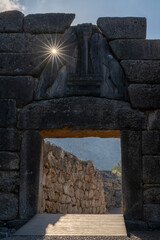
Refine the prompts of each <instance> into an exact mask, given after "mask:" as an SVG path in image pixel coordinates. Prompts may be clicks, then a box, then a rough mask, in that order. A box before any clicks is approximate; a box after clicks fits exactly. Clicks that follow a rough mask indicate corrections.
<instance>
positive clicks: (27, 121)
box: [18, 97, 146, 130]
mask: <svg viewBox="0 0 160 240" xmlns="http://www.w3.org/2000/svg"><path fill="white" fill-rule="evenodd" d="M93 106H94V111H93ZM64 127H68V128H71V129H96V130H99V129H106V130H107V129H109V130H111V129H120V130H121V129H128V128H131V129H141V128H142V129H143V128H145V127H146V118H145V115H144V114H143V113H141V112H138V111H135V110H133V109H131V108H130V105H129V104H128V103H125V102H120V101H114V100H108V99H100V98H92V97H91V98H90V97H70V98H63V99H55V100H48V101H41V102H38V103H33V104H30V105H28V106H26V107H24V108H23V109H22V110H21V111H20V114H19V118H18V128H20V129H23V128H24V129H57V128H64Z"/></svg>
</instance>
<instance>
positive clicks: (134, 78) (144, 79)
mask: <svg viewBox="0 0 160 240" xmlns="http://www.w3.org/2000/svg"><path fill="white" fill-rule="evenodd" d="M121 65H122V67H123V69H124V72H125V75H126V77H127V79H128V80H129V81H130V82H135V83H160V61H151V60H122V61H121Z"/></svg>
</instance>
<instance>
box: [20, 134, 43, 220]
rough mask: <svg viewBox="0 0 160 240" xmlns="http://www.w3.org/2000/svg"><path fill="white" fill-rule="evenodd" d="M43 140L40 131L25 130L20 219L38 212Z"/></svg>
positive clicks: (22, 149) (22, 150)
mask: <svg viewBox="0 0 160 240" xmlns="http://www.w3.org/2000/svg"><path fill="white" fill-rule="evenodd" d="M41 142H42V139H41V135H40V133H39V132H37V131H25V132H24V134H23V140H22V146H21V163H20V182H21V185H20V210H19V216H20V219H29V218H31V217H32V216H34V215H35V214H36V213H37V208H38V193H39V175H40V157H41ZM41 168H43V167H42V166H41Z"/></svg>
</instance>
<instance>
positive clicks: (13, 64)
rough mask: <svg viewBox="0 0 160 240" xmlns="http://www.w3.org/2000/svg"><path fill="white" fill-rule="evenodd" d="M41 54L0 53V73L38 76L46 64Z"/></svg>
mask: <svg viewBox="0 0 160 240" xmlns="http://www.w3.org/2000/svg"><path fill="white" fill-rule="evenodd" d="M43 61H44V56H43V55H42V54H39V53H37V54H30V53H28V54H27V53H26V54H25V53H0V75H7V76H10V75H11V76H19V75H33V76H38V75H39V74H40V73H41V71H42V70H43V67H44V66H45V64H46V61H44V62H43Z"/></svg>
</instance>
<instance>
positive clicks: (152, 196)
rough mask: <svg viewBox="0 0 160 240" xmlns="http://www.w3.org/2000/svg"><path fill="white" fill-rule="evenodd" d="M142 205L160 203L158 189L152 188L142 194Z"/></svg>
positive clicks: (159, 191) (159, 189)
mask: <svg viewBox="0 0 160 240" xmlns="http://www.w3.org/2000/svg"><path fill="white" fill-rule="evenodd" d="M143 200H144V203H150V204H151V203H154V204H155V203H157V204H158V203H160V188H157V187H152V188H149V189H146V190H144V192H143Z"/></svg>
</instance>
